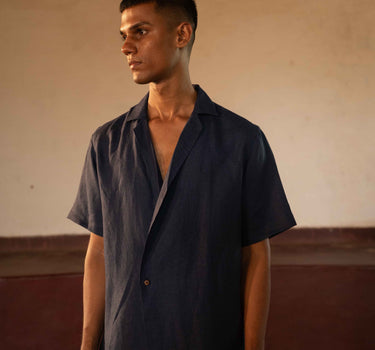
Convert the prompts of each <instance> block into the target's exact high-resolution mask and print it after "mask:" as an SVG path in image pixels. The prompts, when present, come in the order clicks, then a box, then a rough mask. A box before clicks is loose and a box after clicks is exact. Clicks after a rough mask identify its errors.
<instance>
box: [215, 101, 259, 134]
mask: <svg viewBox="0 0 375 350" xmlns="http://www.w3.org/2000/svg"><path fill="white" fill-rule="evenodd" d="M214 105H215V108H216V111H217V115H218V117H219V118H218V119H217V121H219V124H220V126H221V127H223V128H225V129H226V130H233V131H235V132H236V134H237V135H238V136H240V135H243V136H244V137H249V136H251V135H253V136H256V135H258V134H259V132H260V128H259V126H258V125H256V124H254V123H253V122H251V121H250V120H248V119H246V118H245V117H243V116H241V115H239V114H237V113H235V112H233V111H231V110H229V109H228V108H225V107H223V106H221V105H219V104H217V103H214Z"/></svg>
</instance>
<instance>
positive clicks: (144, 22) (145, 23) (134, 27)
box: [120, 21, 151, 35]
mask: <svg viewBox="0 0 375 350" xmlns="http://www.w3.org/2000/svg"><path fill="white" fill-rule="evenodd" d="M143 25H151V23H150V22H146V21H143V22H138V23H136V24H133V25H132V26H131V27H130V28H129V32H131V31H133V30H135V29H137V28H138V27H141V26H143ZM120 35H124V32H123V31H122V30H120Z"/></svg>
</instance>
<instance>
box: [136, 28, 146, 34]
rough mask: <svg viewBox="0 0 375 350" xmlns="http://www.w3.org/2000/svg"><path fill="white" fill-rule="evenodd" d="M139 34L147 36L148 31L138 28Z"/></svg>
mask: <svg viewBox="0 0 375 350" xmlns="http://www.w3.org/2000/svg"><path fill="white" fill-rule="evenodd" d="M137 34H139V35H145V34H147V30H146V29H141V28H138V29H137Z"/></svg>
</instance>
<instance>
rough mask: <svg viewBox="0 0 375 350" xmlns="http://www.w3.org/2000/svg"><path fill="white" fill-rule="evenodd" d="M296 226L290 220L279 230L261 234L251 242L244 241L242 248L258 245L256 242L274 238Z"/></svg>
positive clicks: (249, 240) (248, 240)
mask: <svg viewBox="0 0 375 350" xmlns="http://www.w3.org/2000/svg"><path fill="white" fill-rule="evenodd" d="M296 225H297V223H296V221H295V219H294V218H291V220H290V221H289V222H288V223H287V224H286V225H284V226H280V227H279V228H277V229H274V230H272V231H270V232H267V233H263V234H261V235H259V236H258V237H257V238H255V239H253V240H251V239H247V240H244V241H243V242H242V247H246V246H248V245H251V244H254V243H258V242H260V241H263V240H265V239H267V238H272V237H274V236H276V235H278V234H280V233H282V232H284V231H286V230H289V229H290V228H292V227H293V226H296Z"/></svg>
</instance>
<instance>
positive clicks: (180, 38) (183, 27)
mask: <svg viewBox="0 0 375 350" xmlns="http://www.w3.org/2000/svg"><path fill="white" fill-rule="evenodd" d="M192 35H193V28H192V27H191V24H190V23H189V22H183V23H181V24H180V25H179V26H178V27H177V37H176V44H177V47H179V48H183V47H185V46H187V45H188V44H189V41H190V39H191V37H192Z"/></svg>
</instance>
